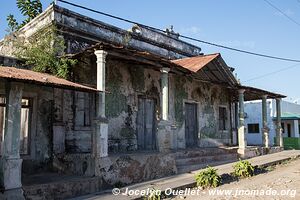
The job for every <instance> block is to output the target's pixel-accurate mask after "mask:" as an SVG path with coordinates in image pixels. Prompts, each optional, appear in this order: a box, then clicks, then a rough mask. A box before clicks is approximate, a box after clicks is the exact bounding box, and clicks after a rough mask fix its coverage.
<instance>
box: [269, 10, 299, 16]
mask: <svg viewBox="0 0 300 200" xmlns="http://www.w3.org/2000/svg"><path fill="white" fill-rule="evenodd" d="M282 12H284V14H286V15H287V16H289V17H291V16H293V15H295V12H294V11H292V10H291V9H286V10H284V11H282ZM274 14H275V15H277V16H283V14H282V13H281V12H279V11H277V12H275V13H274Z"/></svg>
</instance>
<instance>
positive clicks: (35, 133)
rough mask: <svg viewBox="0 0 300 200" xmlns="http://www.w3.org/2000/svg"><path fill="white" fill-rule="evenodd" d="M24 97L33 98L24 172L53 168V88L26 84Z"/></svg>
mask: <svg viewBox="0 0 300 200" xmlns="http://www.w3.org/2000/svg"><path fill="white" fill-rule="evenodd" d="M23 97H27V98H30V99H31V102H32V105H31V115H30V119H31V120H29V122H30V125H29V127H30V134H29V145H30V147H29V149H30V150H29V154H28V155H24V156H22V158H23V165H22V168H23V172H24V173H37V172H39V171H45V170H49V169H50V168H51V155H52V117H53V116H52V113H53V89H52V88H50V87H43V86H37V85H31V84H25V85H24V90H23Z"/></svg>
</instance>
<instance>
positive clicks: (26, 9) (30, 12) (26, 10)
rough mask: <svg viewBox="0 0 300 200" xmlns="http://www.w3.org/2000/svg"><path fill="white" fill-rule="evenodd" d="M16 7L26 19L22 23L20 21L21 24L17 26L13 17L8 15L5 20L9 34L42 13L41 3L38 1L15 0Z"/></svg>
mask: <svg viewBox="0 0 300 200" xmlns="http://www.w3.org/2000/svg"><path fill="white" fill-rule="evenodd" d="M17 7H18V9H19V10H20V12H21V14H22V15H23V16H25V17H26V18H25V20H24V21H22V23H21V24H19V23H18V22H17V20H16V19H15V17H14V15H12V14H10V15H8V16H7V18H6V20H7V23H8V28H9V31H10V32H14V31H16V30H19V29H20V28H22V27H23V26H24V25H25V24H27V23H28V22H30V20H32V19H33V18H35V17H36V16H37V15H38V14H40V13H42V11H43V7H42V3H41V2H40V0H17Z"/></svg>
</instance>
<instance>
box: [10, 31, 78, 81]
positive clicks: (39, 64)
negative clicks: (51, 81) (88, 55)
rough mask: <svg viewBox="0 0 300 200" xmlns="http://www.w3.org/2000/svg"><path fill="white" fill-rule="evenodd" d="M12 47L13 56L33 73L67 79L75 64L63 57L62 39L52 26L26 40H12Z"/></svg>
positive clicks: (73, 60) (72, 60) (74, 61)
mask: <svg viewBox="0 0 300 200" xmlns="http://www.w3.org/2000/svg"><path fill="white" fill-rule="evenodd" d="M14 46H15V47H16V49H17V50H16V51H15V53H14V54H15V56H17V57H18V58H19V59H21V60H24V61H25V65H26V66H30V67H32V70H33V71H37V72H43V73H49V74H53V75H55V76H57V77H61V78H68V77H69V75H70V68H71V67H72V66H73V65H75V64H76V62H77V60H75V59H70V58H66V57H65V48H66V47H65V42H64V38H63V37H62V36H60V35H58V33H57V29H56V27H54V26H52V27H48V28H45V29H43V30H40V31H39V32H38V33H36V34H35V35H34V36H32V37H30V38H28V39H27V40H25V39H24V38H20V37H18V38H17V39H14Z"/></svg>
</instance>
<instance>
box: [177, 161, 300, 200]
mask: <svg viewBox="0 0 300 200" xmlns="http://www.w3.org/2000/svg"><path fill="white" fill-rule="evenodd" d="M185 192H186V194H190V195H182V196H177V197H176V198H175V199H176V200H179V199H187V200H192V199H201V200H204V199H205V200H227V199H246V200H250V199H251V200H253V199H261V200H268V199H272V200H279V199H280V200H281V199H282V200H285V199H295V200H300V159H298V160H294V161H291V162H288V163H287V164H282V165H279V166H276V168H275V169H274V170H273V171H270V172H267V173H264V174H259V175H256V176H254V177H251V178H247V179H242V180H240V181H238V182H232V183H229V184H224V185H222V186H219V187H217V188H216V189H212V190H204V191H203V190H194V191H193V192H194V195H193V194H192V192H191V191H190V192H189V191H185ZM196 193H197V194H196ZM213 193H214V195H213ZM217 193H218V194H217ZM243 193H244V194H243Z"/></svg>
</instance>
